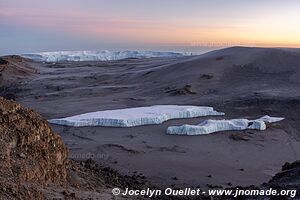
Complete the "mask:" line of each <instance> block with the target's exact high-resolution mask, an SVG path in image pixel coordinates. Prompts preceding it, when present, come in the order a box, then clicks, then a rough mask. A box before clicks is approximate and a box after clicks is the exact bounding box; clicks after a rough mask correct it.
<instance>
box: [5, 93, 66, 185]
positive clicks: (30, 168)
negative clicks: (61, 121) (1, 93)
mask: <svg viewBox="0 0 300 200" xmlns="http://www.w3.org/2000/svg"><path fill="white" fill-rule="evenodd" d="M0 149H1V151H0V180H1V182H2V183H6V182H12V183H21V182H33V183H38V184H41V185H46V184H48V183H62V182H65V181H66V178H67V163H68V151H67V148H66V146H65V145H64V143H63V141H62V139H61V138H60V137H59V136H58V135H57V134H55V133H53V132H52V130H51V128H50V127H49V125H48V123H47V121H45V120H43V119H42V118H41V116H40V115H38V114H37V113H35V112H34V111H32V110H29V109H26V108H23V107H22V106H21V105H20V104H17V103H15V102H13V101H8V100H5V99H4V98H2V97H0Z"/></svg>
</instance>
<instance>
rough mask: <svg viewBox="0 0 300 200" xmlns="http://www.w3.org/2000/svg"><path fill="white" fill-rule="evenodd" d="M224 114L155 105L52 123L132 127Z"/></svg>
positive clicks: (96, 113)
mask: <svg viewBox="0 0 300 200" xmlns="http://www.w3.org/2000/svg"><path fill="white" fill-rule="evenodd" d="M210 115H224V113H222V112H217V111H215V110H214V109H213V108H212V107H202V106H177V105H155V106H149V107H136V108H126V109H118V110H106V111H98V112H91V113H86V114H81V115H76V116H72V117H67V118H62V119H51V120H49V122H50V123H53V124H59V125H66V126H75V127H79V126H110V127H132V126H141V125H149V124H161V123H163V122H164V121H167V120H170V119H180V118H193V117H200V116H210Z"/></svg>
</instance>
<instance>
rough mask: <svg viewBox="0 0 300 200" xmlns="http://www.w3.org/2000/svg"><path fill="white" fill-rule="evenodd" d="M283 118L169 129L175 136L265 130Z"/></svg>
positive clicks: (204, 123) (212, 121)
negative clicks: (267, 125)
mask: <svg viewBox="0 0 300 200" xmlns="http://www.w3.org/2000/svg"><path fill="white" fill-rule="evenodd" d="M283 119H284V118H281V117H270V116H267V115H266V116H264V117H261V118H259V119H256V120H248V119H231V120H225V119H224V120H206V121H203V122H202V123H200V124H198V125H188V124H185V125H182V126H170V127H168V129H167V133H168V134H173V135H204V134H210V133H214V132H219V131H235V130H246V129H256V130H265V129H266V123H265V122H267V123H273V122H278V121H281V120H283Z"/></svg>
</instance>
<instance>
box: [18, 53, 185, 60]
mask: <svg viewBox="0 0 300 200" xmlns="http://www.w3.org/2000/svg"><path fill="white" fill-rule="evenodd" d="M188 55H191V54H190V53H177V52H159V51H107V50H103V51H55V52H41V53H27V54H21V56H22V57H25V58H29V59H32V60H34V61H38V62H62V61H110V60H121V59H126V58H153V57H181V56H188Z"/></svg>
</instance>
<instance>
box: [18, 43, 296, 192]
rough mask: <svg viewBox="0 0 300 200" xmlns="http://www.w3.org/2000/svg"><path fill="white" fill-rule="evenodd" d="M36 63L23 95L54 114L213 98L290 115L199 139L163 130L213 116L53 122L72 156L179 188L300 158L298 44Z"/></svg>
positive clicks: (248, 178)
mask: <svg viewBox="0 0 300 200" xmlns="http://www.w3.org/2000/svg"><path fill="white" fill-rule="evenodd" d="M30 64H31V65H32V66H33V67H34V68H36V69H37V70H38V73H37V74H35V75H32V76H29V77H26V78H25V79H24V80H23V81H21V84H18V93H17V99H16V100H17V101H18V102H19V103H22V104H23V105H25V106H27V107H30V108H32V109H34V110H36V111H38V112H40V113H41V114H42V116H43V117H45V118H47V119H50V118H57V117H66V116H71V115H75V114H81V113H86V112H91V111H98V110H106V109H116V108H127V107H136V106H145V105H156V104H178V105H204V106H214V107H215V109H216V110H218V111H223V112H225V113H226V116H225V117H226V118H227V119H229V118H234V117H241V118H249V119H253V118H257V117H261V116H263V115H266V114H268V115H270V116H282V117H285V118H286V119H285V120H284V121H282V122H279V123H276V124H272V125H271V126H270V127H269V128H268V129H267V130H266V131H253V130H251V131H235V132H220V133H215V134H211V135H205V136H193V137H191V136H170V135H166V133H165V132H166V128H167V127H168V126H169V125H180V124H183V123H190V124H197V123H199V122H201V121H202V120H204V119H207V118H195V119H182V120H172V121H168V122H166V123H164V124H162V125H156V126H142V127H134V128H103V127H84V128H73V127H63V126H56V125H52V127H53V128H54V130H55V131H56V132H58V133H60V134H61V136H62V138H63V139H64V141H65V143H66V144H67V146H68V147H69V148H70V153H71V155H73V157H76V158H82V159H85V158H88V157H89V156H90V154H89V153H91V154H93V155H94V159H96V160H97V161H99V162H101V163H105V164H107V165H109V166H111V167H112V168H114V169H117V170H119V171H120V172H121V173H123V174H127V173H129V174H132V173H133V172H134V171H138V172H141V173H143V174H144V175H145V176H147V178H148V180H150V181H151V182H154V183H158V184H160V185H172V184H175V185H178V186H181V187H182V186H185V185H193V186H200V187H205V186H206V184H212V185H222V186H226V184H227V183H228V182H230V183H232V185H233V186H235V185H244V186H245V185H250V184H259V183H262V182H265V181H268V180H269V179H270V178H271V177H272V176H273V175H274V174H275V173H276V172H278V171H279V170H280V168H281V166H282V165H283V164H284V163H285V162H292V161H295V160H299V159H300V123H299V122H300V115H299V113H300V52H297V51H290V50H279V49H264V48H240V47H235V48H229V49H223V50H219V51H215V52H210V53H208V54H204V55H201V56H194V57H183V58H152V59H126V60H120V61H111V62H66V63H52V64H51V63H48V64H45V63H44V64H43V63H30ZM219 118H220V117H219ZM221 118H224V117H221Z"/></svg>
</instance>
